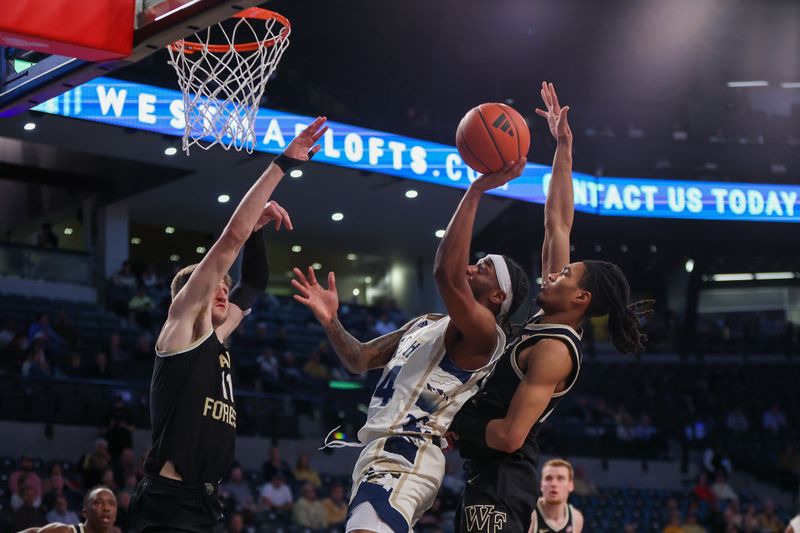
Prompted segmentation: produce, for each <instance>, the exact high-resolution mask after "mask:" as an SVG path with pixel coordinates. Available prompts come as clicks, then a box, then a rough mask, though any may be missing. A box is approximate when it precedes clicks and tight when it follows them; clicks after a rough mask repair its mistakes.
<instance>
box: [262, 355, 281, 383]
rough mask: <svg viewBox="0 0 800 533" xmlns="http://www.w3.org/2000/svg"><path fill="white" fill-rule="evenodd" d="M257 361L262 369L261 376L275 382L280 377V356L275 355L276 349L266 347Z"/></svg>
mask: <svg viewBox="0 0 800 533" xmlns="http://www.w3.org/2000/svg"><path fill="white" fill-rule="evenodd" d="M256 363H257V364H258V366H259V368H260V369H261V376H262V378H263V379H264V380H266V381H267V382H271V383H275V382H277V381H278V380H279V379H280V378H279V374H278V371H279V368H280V363H279V362H278V358H277V357H275V351H274V350H273V349H272V348H270V347H269V346H267V347H265V348H264V350H263V351H262V352H261V355H259V356H258V359H256Z"/></svg>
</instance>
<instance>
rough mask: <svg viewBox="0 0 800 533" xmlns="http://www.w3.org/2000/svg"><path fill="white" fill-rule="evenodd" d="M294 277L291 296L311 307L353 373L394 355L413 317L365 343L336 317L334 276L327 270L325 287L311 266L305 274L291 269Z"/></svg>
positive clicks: (337, 300) (369, 367) (374, 365)
mask: <svg viewBox="0 0 800 533" xmlns="http://www.w3.org/2000/svg"><path fill="white" fill-rule="evenodd" d="M294 276H295V279H293V280H292V286H293V287H294V288H295V289H296V290H297V292H298V294H295V295H294V299H295V300H297V301H298V302H300V303H301V304H303V305H305V306H306V307H308V308H309V309H311V312H312V313H314V317H315V318H316V319H317V320H318V321H319V323H320V324H322V327H323V328H324V329H325V335H327V337H328V340H329V341H330V343H331V346H332V347H333V349H334V351H335V352H336V355H338V356H339V359H340V360H341V361H342V364H343V365H344V367H345V368H346V369H347V370H348V371H349V372H352V373H354V374H360V373H362V372H366V371H367V370H371V369H373V368H381V367H383V366H385V365H386V363H388V362H389V360H390V359H391V358H392V355H394V352H395V350H396V349H397V345H398V343H399V342H400V338H401V337H402V336H403V334H404V333H405V332H406V331H408V329H409V328H410V327H411V325H412V324H413V323H414V322H415V321H416V319H415V320H411V321H410V322H408V323H407V324H406V325H404V326H403V327H402V328H400V329H398V330H397V331H393V332H391V333H387V334H386V335H383V336H381V337H378V338H376V339H372V340H371V341H369V342H361V341H359V340H358V339H356V338H355V337H353V336H352V335H350V333H348V332H347V330H346V329H344V326H343V325H342V323H341V322H339V317H338V316H337V311H338V309H339V293H338V292H337V291H336V275H335V274H334V273H333V272H329V273H328V288H327V289H326V288H324V287H323V286H322V285H320V284H319V283H318V282H317V276H316V275H315V274H314V269H313V268H311V267H308V276H306V275H305V274H303V272H302V271H301V270H300V269H299V268H295V269H294Z"/></svg>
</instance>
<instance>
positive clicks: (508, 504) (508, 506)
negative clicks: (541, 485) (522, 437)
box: [456, 456, 539, 533]
mask: <svg viewBox="0 0 800 533" xmlns="http://www.w3.org/2000/svg"><path fill="white" fill-rule="evenodd" d="M467 472H468V480H467V484H466V486H465V487H464V493H463V494H462V497H461V504H460V505H459V508H458V511H457V513H456V532H457V533H527V532H528V528H529V527H530V525H531V513H532V512H533V510H534V508H535V507H536V499H537V498H538V493H539V491H538V488H537V479H536V467H535V466H534V464H533V463H531V462H530V461H528V460H525V459H523V458H521V457H518V456H506V457H502V458H499V459H495V460H493V461H490V462H486V463H482V464H480V465H478V464H475V463H467Z"/></svg>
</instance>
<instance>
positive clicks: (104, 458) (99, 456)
mask: <svg viewBox="0 0 800 533" xmlns="http://www.w3.org/2000/svg"><path fill="white" fill-rule="evenodd" d="M110 464H111V455H110V454H109V453H108V441H106V439H97V440H96V441H95V443H94V449H92V451H90V452H86V453H85V454H84V455H83V457H81V459H80V460H79V461H78V472H80V474H81V477H82V478H83V486H84V487H95V486H97V485H99V484H100V480H101V478H102V477H103V472H105V471H106V468H108V466H109V465H110Z"/></svg>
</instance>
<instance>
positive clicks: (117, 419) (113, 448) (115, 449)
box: [102, 394, 135, 490]
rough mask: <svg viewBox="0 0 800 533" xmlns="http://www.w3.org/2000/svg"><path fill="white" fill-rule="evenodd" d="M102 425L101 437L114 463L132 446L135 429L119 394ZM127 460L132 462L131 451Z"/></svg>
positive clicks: (112, 402)
mask: <svg viewBox="0 0 800 533" xmlns="http://www.w3.org/2000/svg"><path fill="white" fill-rule="evenodd" d="M102 425H103V427H105V429H106V430H105V433H104V434H103V437H104V438H105V439H106V442H108V453H109V454H110V455H111V460H112V461H116V460H117V459H118V458H119V456H120V455H121V454H122V452H123V450H125V449H127V448H131V447H132V446H133V430H134V429H135V428H134V426H133V415H132V414H131V412H130V410H129V409H128V408H127V407H126V406H125V401H124V400H123V399H122V396H120V395H119V394H115V395H114V398H113V399H112V401H111V409H110V410H109V412H107V413H106V414H105V416H104V417H103V420H102ZM127 459H128V460H129V461H133V450H131V451H130V456H129V457H128V458H127ZM112 490H114V489H112Z"/></svg>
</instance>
